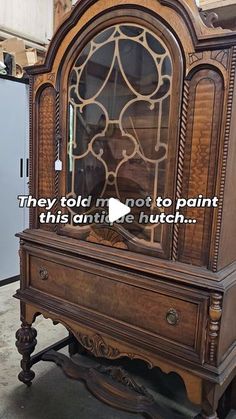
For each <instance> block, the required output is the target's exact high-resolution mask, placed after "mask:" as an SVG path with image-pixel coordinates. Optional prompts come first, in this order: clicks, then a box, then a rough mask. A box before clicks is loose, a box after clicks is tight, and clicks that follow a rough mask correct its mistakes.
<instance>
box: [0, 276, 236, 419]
mask: <svg viewBox="0 0 236 419" xmlns="http://www.w3.org/2000/svg"><path fill="white" fill-rule="evenodd" d="M18 287H19V284H18V283H13V284H11V285H7V286H4V287H0V419H42V418H43V419H55V418H56V419H75V418H78V419H94V418H95V416H96V419H134V418H136V419H141V416H140V415H135V414H129V413H126V412H121V411H118V410H115V409H112V408H110V407H109V406H106V405H104V404H103V403H101V402H99V401H98V400H96V399H95V398H94V397H93V396H92V395H90V393H89V392H88V391H87V390H86V388H85V386H84V385H83V384H82V383H80V382H78V381H73V380H70V379H68V378H66V377H65V375H64V374H63V372H62V371H61V370H60V368H58V367H57V366H55V364H53V363H47V362H39V363H38V364H36V365H35V366H34V367H33V370H34V371H35V373H36V377H35V379H34V381H33V385H32V386H31V387H30V388H27V387H26V386H25V385H23V384H21V383H20V382H19V381H18V379H17V375H18V373H19V371H20V367H19V364H20V355H19V354H18V352H17V350H16V347H15V332H16V330H17V329H18V328H19V326H20V321H19V302H18V301H17V300H16V299H14V298H12V295H13V294H14V292H15V290H16V289H17V288H18ZM35 327H36V329H37V331H38V338H37V339H38V345H37V351H39V350H41V349H43V348H45V347H46V346H49V345H50V344H52V343H54V342H56V341H57V340H59V339H62V338H63V337H65V336H67V332H66V330H65V328H64V327H63V326H61V325H57V326H53V324H52V322H51V321H50V320H45V319H44V318H42V317H41V316H40V317H39V318H37V320H36V322H35ZM64 352H65V353H66V352H67V351H66V350H64ZM78 362H84V361H83V360H82V361H81V357H80V358H78ZM85 362H90V361H85ZM91 362H92V361H91ZM93 362H94V361H93ZM132 368H133V366H132ZM155 370H156V369H155ZM155 374H156V377H154V378H155V381H156V382H158V383H159V387H158V386H157V387H156V388H155V393H154V392H153V389H154V388H153V387H152V385H151V384H150V386H151V387H149V390H150V391H151V392H152V394H155V398H156V400H157V401H158V402H159V403H160V404H162V405H164V406H165V405H167V406H168V407H170V408H172V409H173V411H175V413H178V414H179V415H180V416H179V417H180V418H183V419H190V418H193V417H194V416H195V415H196V413H197V409H196V407H194V406H192V405H191V404H190V403H189V402H188V401H187V400H186V396H185V394H184V389H183V388H182V387H181V383H180V384H179V383H178V377H174V376H173V377H170V378H171V379H172V383H170V382H169V383H166V381H165V380H166V377H164V376H165V374H162V373H161V371H160V370H159V371H158V370H157V371H155ZM170 381H171V380H170ZM170 384H171V386H172V391H173V388H174V389H175V391H174V392H173V396H174V397H175V400H172V401H170V400H169V399H167V398H166V397H165V391H164V393H163V392H162V389H163V388H164V389H165V390H166V393H167V394H170V393H171V387H170ZM176 389H178V391H176ZM160 392H162V394H160ZM168 416H169V415H168ZM166 419H171V417H170V416H169V417H167V418H166ZM227 419H236V412H231V413H230V416H229V417H228V418H227Z"/></svg>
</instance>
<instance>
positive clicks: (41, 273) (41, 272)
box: [39, 268, 48, 281]
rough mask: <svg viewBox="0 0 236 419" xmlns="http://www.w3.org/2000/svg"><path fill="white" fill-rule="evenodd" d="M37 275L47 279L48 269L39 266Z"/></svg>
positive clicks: (44, 279)
mask: <svg viewBox="0 0 236 419" xmlns="http://www.w3.org/2000/svg"><path fill="white" fill-rule="evenodd" d="M39 276H40V278H41V279H42V280H43V281H46V279H48V271H47V269H46V268H39Z"/></svg>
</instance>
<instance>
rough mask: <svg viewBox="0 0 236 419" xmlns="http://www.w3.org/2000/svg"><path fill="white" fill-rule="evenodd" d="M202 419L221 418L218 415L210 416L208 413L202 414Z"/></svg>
mask: <svg viewBox="0 0 236 419" xmlns="http://www.w3.org/2000/svg"><path fill="white" fill-rule="evenodd" d="M200 418H201V419H219V417H218V416H217V413H213V414H212V415H208V414H207V413H206V414H205V413H204V412H202V413H201V415H200Z"/></svg>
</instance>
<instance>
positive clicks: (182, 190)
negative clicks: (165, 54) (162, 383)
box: [16, 0, 236, 419]
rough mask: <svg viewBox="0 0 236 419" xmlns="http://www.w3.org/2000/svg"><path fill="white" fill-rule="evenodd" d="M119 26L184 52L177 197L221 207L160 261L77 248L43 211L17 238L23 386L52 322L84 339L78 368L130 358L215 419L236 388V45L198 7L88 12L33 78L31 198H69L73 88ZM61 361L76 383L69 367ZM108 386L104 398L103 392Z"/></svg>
mask: <svg viewBox="0 0 236 419" xmlns="http://www.w3.org/2000/svg"><path fill="white" fill-rule="evenodd" d="M111 21H112V24H115V23H120V22H126V23H127V22H129V21H130V22H131V21H132V22H136V23H139V24H140V22H142V24H143V25H144V26H146V27H148V28H149V29H150V28H156V29H155V30H156V31H159V33H160V36H161V37H162V39H163V40H164V41H165V42H166V43H167V44H168V45H169V46H170V47H171V45H172V48H170V49H171V51H172V55H173V57H172V58H173V61H174V64H175V68H176V69H177V71H176V79H175V85H174V90H173V96H172V99H173V103H172V107H173V114H172V116H174V118H173V121H172V122H173V123H172V134H171V135H172V140H171V141H172V142H171V145H172V147H171V152H170V156H169V157H170V158H169V167H168V187H167V189H166V190H167V191H168V193H170V194H171V196H173V198H178V197H182V196H184V197H196V196H197V195H198V194H203V195H206V196H207V197H212V196H214V195H217V196H218V197H219V206H218V208H215V209H210V210H209V209H201V210H195V209H193V210H192V209H188V211H187V216H189V217H190V216H192V217H196V218H197V219H198V222H197V224H195V225H186V226H183V225H175V226H173V228H169V229H167V230H166V234H165V237H164V243H165V244H164V252H163V253H162V254H161V252H160V254H159V256H161V257H157V256H155V255H153V254H152V255H147V254H144V253H143V254H138V253H135V249H134V248H132V249H131V250H127V249H126V250H125V249H124V247H122V246H119V247H118V248H116V247H115V246H113V244H114V243H112V241H111V246H107V245H109V241H108V240H104V241H103V242H101V241H99V240H97V243H94V240H92V241H93V242H86V241H83V240H79V239H78V238H77V237H72V236H73V235H72V234H71V232H69V231H68V232H67V233H68V234H67V235H66V236H65V235H63V234H61V233H63V229H62V230H61V229H60V228H58V229H57V230H58V233H60V234H57V233H56V231H55V228H54V227H53V226H49V227H46V228H45V227H44V226H42V225H39V222H38V215H39V211H38V210H37V209H32V210H31V217H30V218H31V223H30V225H31V228H30V229H29V230H26V231H25V232H23V233H20V234H19V235H18V236H19V237H20V255H21V287H20V290H18V291H17V293H16V298H18V299H19V300H20V302H21V321H22V327H21V329H19V331H18V332H17V347H18V350H19V352H20V353H21V354H22V357H23V360H22V371H21V373H20V375H19V378H20V380H22V381H23V382H24V383H26V384H30V383H31V380H32V379H33V377H34V373H33V372H32V371H31V365H32V364H31V358H30V357H31V353H32V352H33V350H34V347H35V345H36V331H35V330H34V329H33V328H32V327H31V325H32V323H33V322H34V320H35V318H36V317H37V316H38V315H39V314H42V315H43V316H44V317H45V318H50V319H51V320H52V321H53V322H54V323H58V322H59V323H61V324H63V325H64V326H65V327H66V329H67V330H68V331H69V333H70V336H74V338H75V339H76V341H77V342H78V345H77V344H74V342H71V340H70V345H72V346H71V347H70V349H69V350H70V353H71V354H73V353H74V352H75V351H76V350H77V349H78V348H79V351H81V348H85V351H89V352H90V353H92V354H93V355H94V356H95V357H104V358H107V359H118V358H121V357H124V356H126V357H129V358H130V359H142V360H144V361H145V362H146V363H147V364H148V365H149V366H150V367H151V368H153V367H156V366H158V367H160V368H161V369H162V370H163V371H165V372H166V373H170V372H173V371H174V372H176V373H177V374H179V375H180V376H181V377H182V379H183V381H184V383H185V386H186V391H187V394H188V397H189V399H190V400H191V401H193V402H194V403H196V404H201V406H202V414H201V417H202V418H216V417H217V416H216V411H217V405H218V401H219V399H220V398H221V397H222V395H223V394H224V392H225V390H226V389H227V387H229V385H230V383H231V382H232V381H233V380H234V381H233V382H235V376H236V330H235V327H234V323H235V322H234V317H235V298H236V291H235V290H236V252H235V249H236V246H235V237H236V235H235V229H234V226H232V223H233V220H234V213H235V210H236V189H235V187H234V177H235V156H236V148H235V129H236V126H235V113H236V107H235V103H234V101H233V96H234V93H235V68H236V33H235V32H230V31H223V30H221V29H215V28H208V27H207V26H205V24H204V23H203V21H202V19H201V17H200V15H199V12H198V9H197V7H196V4H195V1H194V0H191V1H190V0H189V1H187V0H177V1H174V0H160V1H152V0H148V1H147V2H145V6H144V4H143V2H142V0H129V1H124V2H122V4H119V2H117V0H98V1H96V2H95V1H94V0H81V1H79V2H78V3H77V5H76V6H75V7H74V8H73V10H72V12H71V14H69V15H68V16H67V17H66V18H65V20H64V21H63V23H62V25H61V27H60V28H59V29H58V30H57V32H56V34H55V36H54V38H53V40H52V42H51V44H50V47H49V51H48V54H47V58H46V61H45V63H44V64H41V65H39V66H35V67H30V68H29V69H28V72H29V74H30V75H31V79H30V87H31V105H30V109H31V119H30V121H31V125H30V132H31V141H30V190H31V194H32V195H34V196H35V197H39V196H42V195H46V196H47V197H52V196H55V195H56V196H60V194H61V193H63V192H64V190H65V188H64V185H65V176H66V164H64V165H63V171H62V172H60V173H55V171H54V160H55V147H56V141H57V140H58V139H60V138H61V151H62V152H61V156H62V159H63V158H64V157H65V155H66V146H67V145H66V142H67V109H66V108H67V97H68V74H69V72H70V69H71V66H72V65H73V62H74V60H75V58H76V56H77V54H78V51H80V50H81V49H82V48H83V46H84V44H85V43H86V42H87V41H88V40H89V38H90V37H91V35H92V34H95V33H98V32H100V31H101V30H102V29H104V28H106V27H108V26H109V25H110V24H111ZM91 31H93V32H91ZM181 72H183V74H181ZM181 98H182V101H181ZM180 110H181V112H180V115H179V111H180ZM63 156H64V157H63ZM64 163H65V162H64ZM57 209H59V208H57ZM47 229H48V230H49V231H46V230H47ZM95 241H96V240H95ZM102 243H103V244H102ZM104 243H105V244H107V245H106V246H105V245H104ZM40 354H41V355H42V353H40ZM40 354H39V355H40ZM39 355H38V358H37V355H36V358H35V359H36V360H39V359H41V358H42V356H41V355H40V356H39ZM50 357H51V358H53V360H54V361H55V360H56V362H59V363H61V364H65V365H66V368H65V369H66V370H67V372H68V371H72V370H74V368H73V367H71V364H69V366H68V364H67V361H65V363H64V358H63V360H62V359H61V358H58V356H56V357H55V356H54V355H53V356H52V354H51V355H50ZM70 368H71V369H70ZM72 374H74V372H73V373H72ZM85 381H86V380H85ZM96 386H97V387H96V392H95V394H96V395H97V396H98V397H99V395H100V394H101V392H102V390H103V389H104V388H103V386H104V380H102V381H99V383H98V382H97V384H96ZM232 388H233V385H232ZM118 393H119V392H118V391H117V388H116V390H115V391H114V392H113V393H112V397H108V399H109V398H110V399H111V398H112V400H113V403H114V404H113V405H115V406H116V407H120V408H124V399H122V400H121V398H119V397H117V396H118ZM106 398H107V397H105V399H106ZM106 401H107V400H106ZM130 406H133V404H132V402H131V401H130V405H129V406H127V403H126V407H127V409H126V410H129V409H128V407H129V408H130ZM130 409H131V408H130ZM131 411H135V410H132V409H131ZM142 411H143V412H146V413H147V411H146V410H142ZM219 414H220V415H222V413H219ZM220 419H221V417H220Z"/></svg>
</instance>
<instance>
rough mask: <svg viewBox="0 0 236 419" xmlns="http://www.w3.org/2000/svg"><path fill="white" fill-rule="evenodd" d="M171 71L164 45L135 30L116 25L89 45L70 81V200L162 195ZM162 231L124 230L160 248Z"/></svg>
mask: <svg viewBox="0 0 236 419" xmlns="http://www.w3.org/2000/svg"><path fill="white" fill-rule="evenodd" d="M138 54H139V56H140V57H141V60H140V69H139V68H138V67H137V66H135V63H134V62H135V59H136V60H137V58H138ZM142 63H143V64H142ZM141 67H142V68H141ZM172 72H173V70H172V61H171V56H170V53H169V51H168V50H167V47H166V46H165V44H164V43H163V41H162V40H161V39H159V38H158V37H157V36H156V35H155V34H154V33H152V32H150V31H149V30H147V29H145V28H142V27H140V26H138V25H135V24H132V25H131V24H125V25H115V26H112V27H110V28H108V29H106V30H104V31H102V32H101V33H100V34H99V35H97V36H96V37H95V38H93V39H92V40H91V42H90V43H89V44H88V45H86V47H85V48H84V50H83V51H82V52H81V53H80V54H79V57H78V59H77V61H76V63H75V65H74V67H73V69H72V71H71V74H70V83H69V126H70V129H69V140H68V186H67V196H68V197H76V196H78V195H82V196H84V197H85V196H87V195H88V194H89V193H90V194H92V195H93V196H94V198H96V197H104V198H107V197H111V196H112V197H117V198H118V199H121V200H122V201H123V202H124V201H125V199H126V198H127V197H128V198H132V197H134V198H139V197H143V198H144V197H145V196H148V195H151V196H152V198H153V201H155V198H156V197H157V196H158V195H164V193H165V184H166V163H167V151H168V133H169V132H168V129H169V123H170V121H169V118H170V94H171V90H172ZM95 79H96V82H95ZM94 84H95V86H94ZM111 92H113V93H112V95H111ZM111 98H112V100H111ZM83 211H84V209H83ZM93 211H94V210H93V209H92V210H91V209H90V210H89V212H88V213H91V212H93ZM150 211H152V212H155V211H156V212H157V211H158V210H157V209H156V208H155V209H154V206H153V208H152V209H150ZM76 212H79V211H77V209H76V210H75V209H74V208H73V210H72V209H70V210H69V213H70V215H72V214H75V213H76ZM145 212H147V210H146V209H145ZM84 213H85V211H84ZM70 225H71V226H72V227H73V222H72V217H70ZM74 227H75V228H77V229H78V228H79V229H80V230H81V231H82V230H83V229H86V228H87V227H86V226H79V227H78V225H77V226H74ZM162 227H163V225H160V224H155V225H151V224H150V225H142V226H140V225H139V226H138V225H137V224H135V225H129V224H126V225H125V226H124V225H123V226H122V228H121V230H122V231H123V232H124V231H125V230H126V231H127V233H128V237H129V238H130V240H132V237H133V238H134V239H135V242H136V243H137V241H138V242H139V244H140V245H142V244H143V245H145V246H155V243H160V242H161V238H162Z"/></svg>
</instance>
